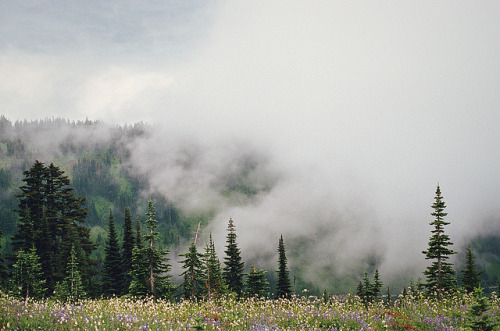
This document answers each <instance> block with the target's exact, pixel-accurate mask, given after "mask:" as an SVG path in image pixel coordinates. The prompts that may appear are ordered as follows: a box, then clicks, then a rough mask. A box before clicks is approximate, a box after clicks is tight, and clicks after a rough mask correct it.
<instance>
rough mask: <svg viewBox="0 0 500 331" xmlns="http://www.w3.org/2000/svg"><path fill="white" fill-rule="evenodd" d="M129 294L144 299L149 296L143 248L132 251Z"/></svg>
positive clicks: (146, 262) (146, 264)
mask: <svg viewBox="0 0 500 331" xmlns="http://www.w3.org/2000/svg"><path fill="white" fill-rule="evenodd" d="M129 274H130V285H129V294H131V295H133V296H137V297H145V296H147V295H148V294H149V292H148V287H147V281H148V261H147V260H146V256H145V252H144V248H138V247H137V246H135V247H134V249H133V250H132V270H131V271H130V273H129Z"/></svg>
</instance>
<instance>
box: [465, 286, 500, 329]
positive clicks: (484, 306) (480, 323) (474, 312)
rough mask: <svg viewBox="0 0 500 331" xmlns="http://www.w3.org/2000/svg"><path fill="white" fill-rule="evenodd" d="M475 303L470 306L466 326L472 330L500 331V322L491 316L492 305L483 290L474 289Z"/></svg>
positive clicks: (479, 288)
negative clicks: (499, 330) (499, 327)
mask: <svg viewBox="0 0 500 331" xmlns="http://www.w3.org/2000/svg"><path fill="white" fill-rule="evenodd" d="M474 301H475V302H474V303H473V304H472V305H471V306H470V308H469V311H468V314H467V323H466V326H467V327H468V328H470V329H472V330H481V331H490V330H491V331H492V330H498V329H497V327H498V326H500V322H498V320H497V319H495V318H494V317H493V316H491V312H490V309H491V305H490V303H489V302H488V299H487V298H486V297H484V296H483V288H482V287H476V288H475V289H474Z"/></svg>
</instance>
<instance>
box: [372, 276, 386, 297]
mask: <svg viewBox="0 0 500 331" xmlns="http://www.w3.org/2000/svg"><path fill="white" fill-rule="evenodd" d="M383 285H384V284H383V283H382V281H381V280H380V274H379V272H378V269H376V270H375V275H374V276H373V286H372V296H373V300H374V301H378V299H379V297H380V290H381V289H382V286H383Z"/></svg>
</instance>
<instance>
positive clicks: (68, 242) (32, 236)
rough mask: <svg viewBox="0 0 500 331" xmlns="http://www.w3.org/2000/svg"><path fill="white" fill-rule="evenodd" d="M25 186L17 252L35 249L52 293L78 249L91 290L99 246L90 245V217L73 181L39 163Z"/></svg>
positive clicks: (29, 172) (28, 174)
mask: <svg viewBox="0 0 500 331" xmlns="http://www.w3.org/2000/svg"><path fill="white" fill-rule="evenodd" d="M23 174H24V178H23V180H22V181H23V185H21V186H20V191H21V192H20V193H19V194H17V195H16V197H17V198H18V200H19V205H18V209H17V210H16V212H17V213H18V215H19V222H18V228H17V230H18V231H17V233H16V234H15V236H14V240H13V247H14V249H15V250H20V249H23V250H24V252H26V251H28V250H29V249H31V247H33V246H34V247H35V248H36V250H37V254H38V256H39V259H40V263H41V265H42V270H43V274H44V278H45V279H46V280H47V282H46V286H47V288H48V290H49V292H52V291H53V290H54V287H55V284H56V283H58V282H62V281H63V279H64V277H65V272H64V271H65V266H66V261H67V260H68V258H69V256H70V252H71V246H72V245H73V244H75V245H76V247H77V248H78V251H80V252H82V253H81V256H80V261H81V264H80V269H81V270H82V272H84V275H82V276H83V279H85V280H86V281H87V286H90V280H91V278H92V270H93V261H92V259H91V258H90V255H91V253H92V251H93V250H94V249H95V248H96V245H95V244H93V243H92V242H91V241H90V229H89V228H87V227H85V226H84V225H83V224H84V222H85V218H86V215H87V209H86V208H85V207H84V205H85V198H82V197H78V196H76V195H75V193H74V192H73V191H74V189H73V188H72V187H69V185H70V180H69V177H68V176H66V175H64V171H62V170H60V169H59V167H57V166H55V165H54V164H53V163H51V164H50V165H49V166H48V167H46V166H45V165H44V164H43V163H42V162H39V161H36V162H35V163H34V165H33V166H32V167H31V168H30V169H29V170H26V171H24V173H23Z"/></svg>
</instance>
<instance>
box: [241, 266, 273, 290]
mask: <svg viewBox="0 0 500 331" xmlns="http://www.w3.org/2000/svg"><path fill="white" fill-rule="evenodd" d="M245 294H246V296H248V297H266V296H267V295H268V294H269V282H268V281H267V280H266V271H265V270H258V269H256V268H255V266H254V265H253V266H252V268H251V271H250V273H248V274H247V277H246V279H245Z"/></svg>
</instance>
